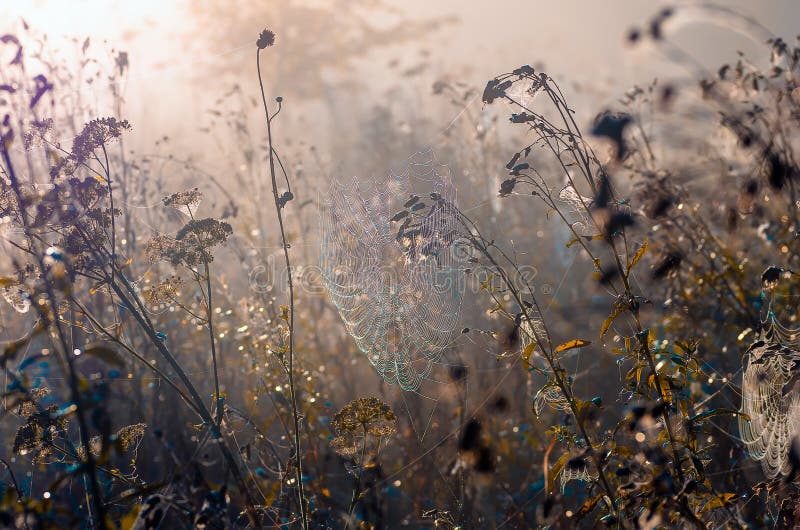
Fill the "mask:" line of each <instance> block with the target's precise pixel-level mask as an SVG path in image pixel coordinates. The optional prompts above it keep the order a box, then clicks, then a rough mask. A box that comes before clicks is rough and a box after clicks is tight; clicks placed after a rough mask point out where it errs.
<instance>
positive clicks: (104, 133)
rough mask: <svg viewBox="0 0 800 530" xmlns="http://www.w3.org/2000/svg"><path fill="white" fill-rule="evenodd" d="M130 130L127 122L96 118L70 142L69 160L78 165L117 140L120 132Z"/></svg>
mask: <svg viewBox="0 0 800 530" xmlns="http://www.w3.org/2000/svg"><path fill="white" fill-rule="evenodd" d="M130 128H131V126H130V124H129V123H128V121H127V120H122V121H118V120H117V119H116V118H97V119H94V120H92V121H90V122H89V123H87V124H86V125H84V127H83V130H82V131H81V132H80V134H78V136H76V137H75V140H74V141H73V142H72V154H71V155H70V159H72V160H73V161H74V162H76V163H78V164H80V163H83V162H85V161H86V160H87V159H89V158H90V157H91V156H92V154H93V153H94V151H95V150H96V149H98V148H100V146H102V145H104V144H106V143H107V142H109V141H110V140H113V139H116V138H119V137H120V135H121V134H122V131H127V130H129V129H130Z"/></svg>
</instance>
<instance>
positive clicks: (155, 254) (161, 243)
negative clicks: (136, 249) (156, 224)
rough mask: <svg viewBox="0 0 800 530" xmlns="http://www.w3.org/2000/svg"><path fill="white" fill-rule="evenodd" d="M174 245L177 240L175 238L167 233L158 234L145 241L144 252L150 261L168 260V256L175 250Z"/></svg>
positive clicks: (175, 245)
mask: <svg viewBox="0 0 800 530" xmlns="http://www.w3.org/2000/svg"><path fill="white" fill-rule="evenodd" d="M176 247H177V242H176V241H175V239H173V238H171V237H169V236H167V235H163V234H159V235H157V236H155V237H153V238H152V239H150V241H148V242H147V245H146V246H145V250H144V252H145V254H146V255H147V260H148V261H149V262H150V263H155V262H157V261H160V260H165V261H169V259H168V256H170V255H171V254H172V253H173V252H174V251H175V250H176Z"/></svg>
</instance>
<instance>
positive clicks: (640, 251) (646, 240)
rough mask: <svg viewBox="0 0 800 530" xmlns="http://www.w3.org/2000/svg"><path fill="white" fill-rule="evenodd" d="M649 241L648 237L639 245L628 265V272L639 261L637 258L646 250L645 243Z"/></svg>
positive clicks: (640, 257)
mask: <svg viewBox="0 0 800 530" xmlns="http://www.w3.org/2000/svg"><path fill="white" fill-rule="evenodd" d="M649 242H650V240H649V239H645V240H644V243H642V246H641V247H639V250H637V251H636V255H635V256H633V259H632V260H631V262H630V264H629V265H628V273H630V272H631V269H632V268H633V266H634V265H636V264H637V263H639V260H640V259H642V256H644V253H645V252H646V251H647V244H648V243H649Z"/></svg>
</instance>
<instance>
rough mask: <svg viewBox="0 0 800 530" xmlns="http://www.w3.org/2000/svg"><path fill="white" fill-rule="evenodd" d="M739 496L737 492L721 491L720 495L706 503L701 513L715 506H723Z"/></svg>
mask: <svg viewBox="0 0 800 530" xmlns="http://www.w3.org/2000/svg"><path fill="white" fill-rule="evenodd" d="M738 498H739V496H738V495H736V494H735V493H720V494H719V495H715V496H714V497H713V498H712V499H711V500H710V501H708V502H707V503H706V505H705V506H703V509H702V510H700V513H705V512H707V511H709V510H713V509H715V508H722V507H724V506H726V505H728V504H730V503H731V502H732V501H734V500H736V499H738Z"/></svg>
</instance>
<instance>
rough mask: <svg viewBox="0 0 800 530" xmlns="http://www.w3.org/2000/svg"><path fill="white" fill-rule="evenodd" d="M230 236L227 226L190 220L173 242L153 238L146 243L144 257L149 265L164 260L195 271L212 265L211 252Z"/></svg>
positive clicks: (217, 222) (214, 220) (221, 222)
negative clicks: (199, 266) (198, 267)
mask: <svg viewBox="0 0 800 530" xmlns="http://www.w3.org/2000/svg"><path fill="white" fill-rule="evenodd" d="M231 234H233V228H231V225H229V224H228V223H226V222H223V221H217V220H216V219H211V218H208V219H200V220H191V221H189V222H188V223H186V224H185V225H184V226H183V227H182V228H181V229H180V230H178V233H177V234H176V235H175V237H174V238H172V237H169V236H167V235H158V236H155V237H154V238H153V239H151V240H150V241H149V242H148V243H147V247H146V249H145V253H146V254H147V257H148V259H149V260H150V263H155V262H156V261H159V260H163V261H168V262H169V263H171V264H172V265H173V266H176V267H177V266H178V265H180V264H183V265H185V266H187V267H190V268H194V267H197V266H198V265H201V264H202V263H210V262H212V261H214V255H213V254H211V252H210V249H211V248H213V247H215V246H217V245H219V244H222V243H224V242H225V241H227V239H228V237H230V235H231Z"/></svg>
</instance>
